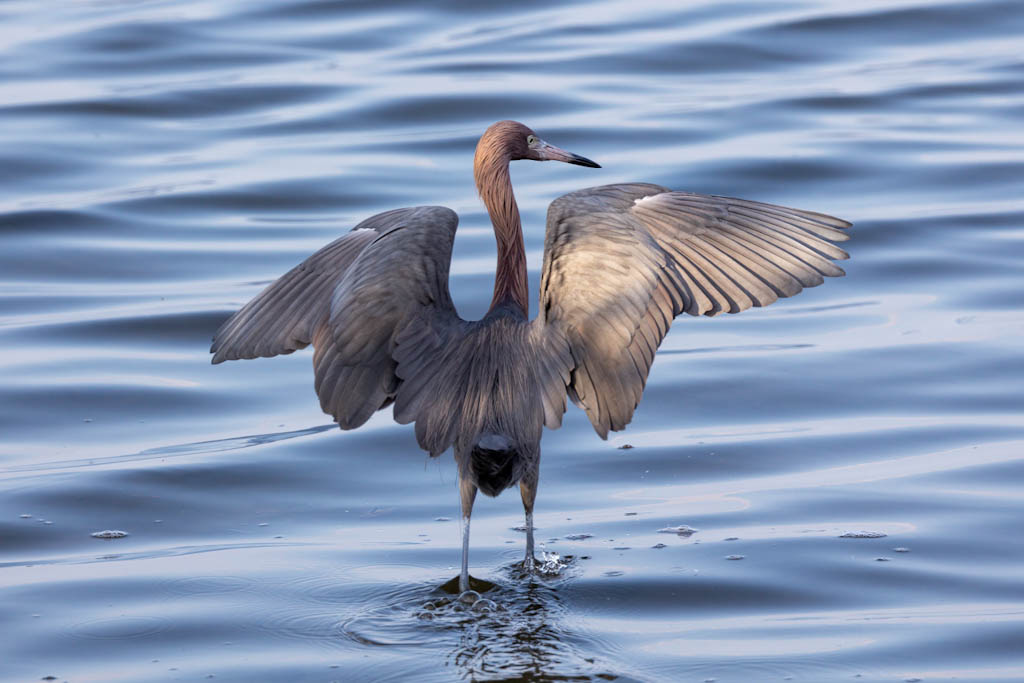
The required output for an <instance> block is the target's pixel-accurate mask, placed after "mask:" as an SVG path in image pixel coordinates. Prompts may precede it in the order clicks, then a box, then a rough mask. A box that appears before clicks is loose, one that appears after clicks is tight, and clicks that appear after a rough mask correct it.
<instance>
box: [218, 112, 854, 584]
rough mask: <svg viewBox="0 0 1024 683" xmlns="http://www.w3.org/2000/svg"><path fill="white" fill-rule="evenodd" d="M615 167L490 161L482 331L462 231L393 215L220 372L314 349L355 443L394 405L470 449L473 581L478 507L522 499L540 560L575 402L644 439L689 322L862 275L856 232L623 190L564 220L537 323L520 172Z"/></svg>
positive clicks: (424, 215) (274, 316) (504, 140)
mask: <svg viewBox="0 0 1024 683" xmlns="http://www.w3.org/2000/svg"><path fill="white" fill-rule="evenodd" d="M516 159H533V160H534V161H564V162H566V163H570V164H576V165H579V166H589V167H591V168H600V166H598V165H597V164H596V163H594V162H593V161H591V160H590V159H587V158H585V157H581V156H579V155H576V154H572V153H569V152H566V151H565V150H562V149H559V148H558V147H555V146H553V145H550V144H548V143H547V142H545V141H544V140H541V139H540V138H539V137H538V136H537V134H536V133H534V132H533V131H532V130H530V129H529V128H527V127H526V126H524V125H523V124H521V123H517V122H515V121H501V122H499V123H496V124H494V125H493V126H491V127H490V128H488V129H487V132H485V133H484V135H483V137H481V138H480V142H479V143H478V144H477V147H476V157H475V159H474V161H473V174H474V176H475V178H476V187H477V190H478V191H479V193H480V196H481V197H482V198H483V202H484V205H485V206H486V207H487V212H488V213H489V214H490V217H491V222H492V223H493V225H494V236H495V238H496V239H497V242H498V266H497V273H496V275H495V279H494V298H493V299H492V300H491V307H490V309H489V310H488V311H487V314H486V315H485V316H484V317H483V319H481V320H476V321H467V320H463V319H462V318H460V317H459V316H458V314H457V313H456V311H455V307H454V305H453V304H452V299H451V295H450V293H449V290H448V268H449V265H450V262H451V255H452V242H453V240H454V239H455V227H456V225H457V224H458V220H459V219H458V216H457V215H456V214H455V212H454V211H452V210H451V209H448V208H445V207H442V206H418V207H413V208H407V209H395V210H394V211H387V212H385V213H381V214H378V215H376V216H373V217H371V218H367V219H366V220H365V221H363V222H362V223H360V224H359V225H357V226H356V227H355V228H353V229H352V231H351V232H349V233H347V234H346V235H344V236H343V237H341V238H339V239H337V240H335V241H334V242H332V243H330V244H328V245H327V246H326V247H324V248H323V249H321V250H320V251H318V252H316V253H315V254H313V255H312V256H310V257H309V258H308V259H306V260H305V261H303V262H302V263H300V264H299V265H298V266H296V267H295V268H293V269H292V270H290V271H288V272H287V273H285V274H284V275H283V276H282V277H281V278H280V279H278V280H277V281H276V282H274V283H273V284H271V285H270V286H269V287H267V288H266V289H265V290H263V292H262V293H260V295H259V296H257V297H256V298H255V299H253V300H252V301H250V302H249V303H248V304H246V305H245V306H244V307H243V308H242V309H241V310H239V311H238V312H237V313H235V314H234V315H233V316H231V318H229V319H228V320H227V322H225V323H224V324H223V325H222V326H221V328H220V329H219V330H218V331H217V334H216V336H215V337H214V340H213V346H212V348H211V349H210V350H211V352H212V353H213V354H214V356H213V362H214V363H220V362H221V361H225V360H235V359H238V358H257V357H267V356H275V355H277V354H284V353H291V352H292V351H295V350H296V349H301V348H304V347H306V346H308V345H309V344H313V348H314V353H313V368H314V370H315V372H316V381H315V387H316V392H317V395H318V396H319V397H320V406H321V407H322V408H323V410H324V412H325V413H328V414H330V415H333V416H334V419H335V420H336V421H337V422H338V424H339V425H340V426H341V428H342V429H354V428H356V427H358V426H360V425H362V424H363V423H364V422H366V420H367V419H369V417H370V415H372V414H373V412H374V411H376V410H380V409H381V408H384V407H386V406H388V405H391V404H392V403H393V404H394V417H395V420H396V421H397V422H399V423H401V424H408V423H409V422H415V423H416V439H417V441H418V442H419V445H420V447H421V448H422V449H423V450H425V451H428V452H429V453H430V455H431V456H437V455H440V454H441V453H443V452H444V451H446V450H447V449H448V448H450V447H454V453H455V461H456V463H457V464H458V470H459V493H460V495H461V499H462V572H461V574H460V577H459V587H460V589H461V590H467V589H468V587H469V564H468V561H469V520H470V514H471V513H472V510H473V501H474V500H475V498H476V493H477V490H480V491H483V492H484V493H485V494H487V495H489V496H497V495H498V494H499V493H501V492H502V491H503V490H505V489H506V488H509V487H511V486H513V485H515V484H519V491H520V493H521V495H522V499H523V508H524V509H525V512H526V559H525V561H524V565H525V567H526V568H527V569H530V568H532V567H533V565H534V555H533V502H534V498H535V496H536V494H537V477H538V465H539V463H540V438H541V431H542V428H543V427H545V426H546V427H548V428H550V429H557V428H558V427H559V426H560V425H561V423H562V414H563V413H564V412H565V406H566V401H565V399H566V396H568V397H569V398H571V399H572V401H573V402H574V403H575V404H576V405H577V406H579V407H580V408H582V409H583V410H584V411H585V412H586V414H587V417H589V418H590V422H591V423H592V424H593V425H594V429H595V430H596V431H597V433H598V435H599V436H600V437H601V438H602V439H604V438H607V436H608V432H609V430H611V431H617V430H620V429H623V428H625V426H626V424H627V423H629V421H630V419H631V418H632V416H633V411H634V409H635V408H636V406H637V404H638V403H639V401H640V395H641V393H642V392H643V389H644V383H645V382H646V380H647V373H648V371H649V370H650V367H651V363H652V362H653V360H654V353H655V350H656V349H657V348H658V345H659V344H660V343H661V340H662V339H663V338H664V337H665V334H666V333H667V332H668V328H669V325H670V324H671V322H672V319H673V318H675V316H677V315H679V314H681V313H689V314H690V315H715V314H717V313H721V312H723V311H724V312H727V313H738V312H740V311H743V310H745V309H747V308H750V307H751V306H767V305H768V304H770V303H772V302H773V301H775V300H776V299H778V298H779V297H787V296H793V295H794V294H796V293H797V292H799V291H801V290H802V289H803V288H804V287H813V286H815V285H819V284H821V282H822V279H823V276H833V277H834V276H839V275H843V271H842V269H840V268H839V267H838V266H836V265H835V264H834V263H832V260H837V259H845V258H847V254H846V252H844V251H843V250H842V249H839V248H838V247H836V246H835V245H833V244H832V242H833V241H841V240H845V239H846V238H847V237H846V235H845V234H844V233H842V232H840V230H839V229H841V228H847V227H849V226H850V224H849V223H847V222H846V221H843V220H840V219H838V218H833V217H831V216H826V215H823V214H820V213H814V212H811V211H801V210H798V209H789V208H785V207H781V206H774V205H771V204H762V203H759V202H752V201H746V200H742V199H730V198H727V197H717V196H709V195H702V194H693V193H690V192H674V191H671V190H669V189H667V188H664V187H660V186H658V185H650V184H645V183H630V184H622V185H605V186H603V187H592V188H589V189H585V190H579V191H577V192H571V193H569V194H567V195H565V196H563V197H559V198H558V199H556V200H555V201H553V202H552V203H551V206H550V208H549V209H548V218H547V233H546V235H545V239H544V266H543V270H542V273H541V283H540V310H539V311H538V314H537V317H536V318H534V319H533V320H530V317H529V310H530V306H529V303H528V291H527V290H528V287H527V279H526V251H525V249H524V247H523V232H522V226H521V224H520V221H519V208H518V207H517V206H516V199H515V196H514V195H513V193H512V182H511V180H510V178H509V170H508V166H509V162H510V161H513V160H516Z"/></svg>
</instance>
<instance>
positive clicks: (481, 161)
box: [473, 125, 530, 317]
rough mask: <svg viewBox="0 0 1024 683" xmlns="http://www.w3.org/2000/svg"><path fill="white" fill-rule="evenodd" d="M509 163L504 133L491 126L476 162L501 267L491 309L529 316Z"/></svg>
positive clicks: (523, 254) (478, 148) (520, 232)
mask: <svg viewBox="0 0 1024 683" xmlns="http://www.w3.org/2000/svg"><path fill="white" fill-rule="evenodd" d="M509 161H510V157H509V152H508V145H507V143H506V142H505V140H504V136H503V131H502V129H501V128H499V127H498V126H497V125H495V126H492V127H491V128H489V129H488V130H487V132H486V133H484V135H483V137H482V138H480V142H479V143H478V144H477V146H476V157H475V158H474V160H473V176H474V178H475V179H476V189H477V191H478V192H479V193H480V197H481V199H483V202H484V206H486V207H487V213H488V214H490V216H491V224H492V225H493V226H494V237H495V239H496V240H497V242H498V268H497V272H496V273H495V276H494V298H492V299H491V308H490V310H492V311H493V310H494V309H495V308H498V307H499V306H502V305H508V304H512V305H515V306H518V307H519V308H520V309H521V310H522V313H523V315H524V316H527V317H528V316H529V313H530V305H529V301H528V299H529V285H528V281H527V279H526V248H525V247H524V246H523V226H522V223H521V222H520V219H519V207H518V206H517V205H516V198H515V195H514V194H513V193H512V179H511V177H510V176H509V172H508V163H509Z"/></svg>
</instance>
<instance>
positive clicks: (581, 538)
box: [566, 534, 594, 541]
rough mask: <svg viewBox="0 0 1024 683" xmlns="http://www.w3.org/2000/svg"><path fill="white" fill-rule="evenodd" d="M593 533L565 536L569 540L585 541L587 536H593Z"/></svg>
mask: <svg viewBox="0 0 1024 683" xmlns="http://www.w3.org/2000/svg"><path fill="white" fill-rule="evenodd" d="M593 537H594V535H593V534H569V535H568V536H566V538H567V539H568V540H570V541H585V540H587V539H588V538H593Z"/></svg>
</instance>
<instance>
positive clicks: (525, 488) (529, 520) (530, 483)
mask: <svg viewBox="0 0 1024 683" xmlns="http://www.w3.org/2000/svg"><path fill="white" fill-rule="evenodd" d="M519 494H520V495H521V496H522V498H523V510H524V511H525V512H526V558H525V559H524V560H523V568H524V569H526V570H527V571H532V570H533V566H534V564H535V563H536V560H535V559H534V557H533V501H534V499H536V498H537V476H536V475H535V474H531V475H527V476H526V477H523V478H522V479H520V480H519Z"/></svg>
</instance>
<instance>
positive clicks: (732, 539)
mask: <svg viewBox="0 0 1024 683" xmlns="http://www.w3.org/2000/svg"><path fill="white" fill-rule="evenodd" d="M723 540H726V541H738V540H740V537H739V536H730V537H729V538H726V539H723Z"/></svg>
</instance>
